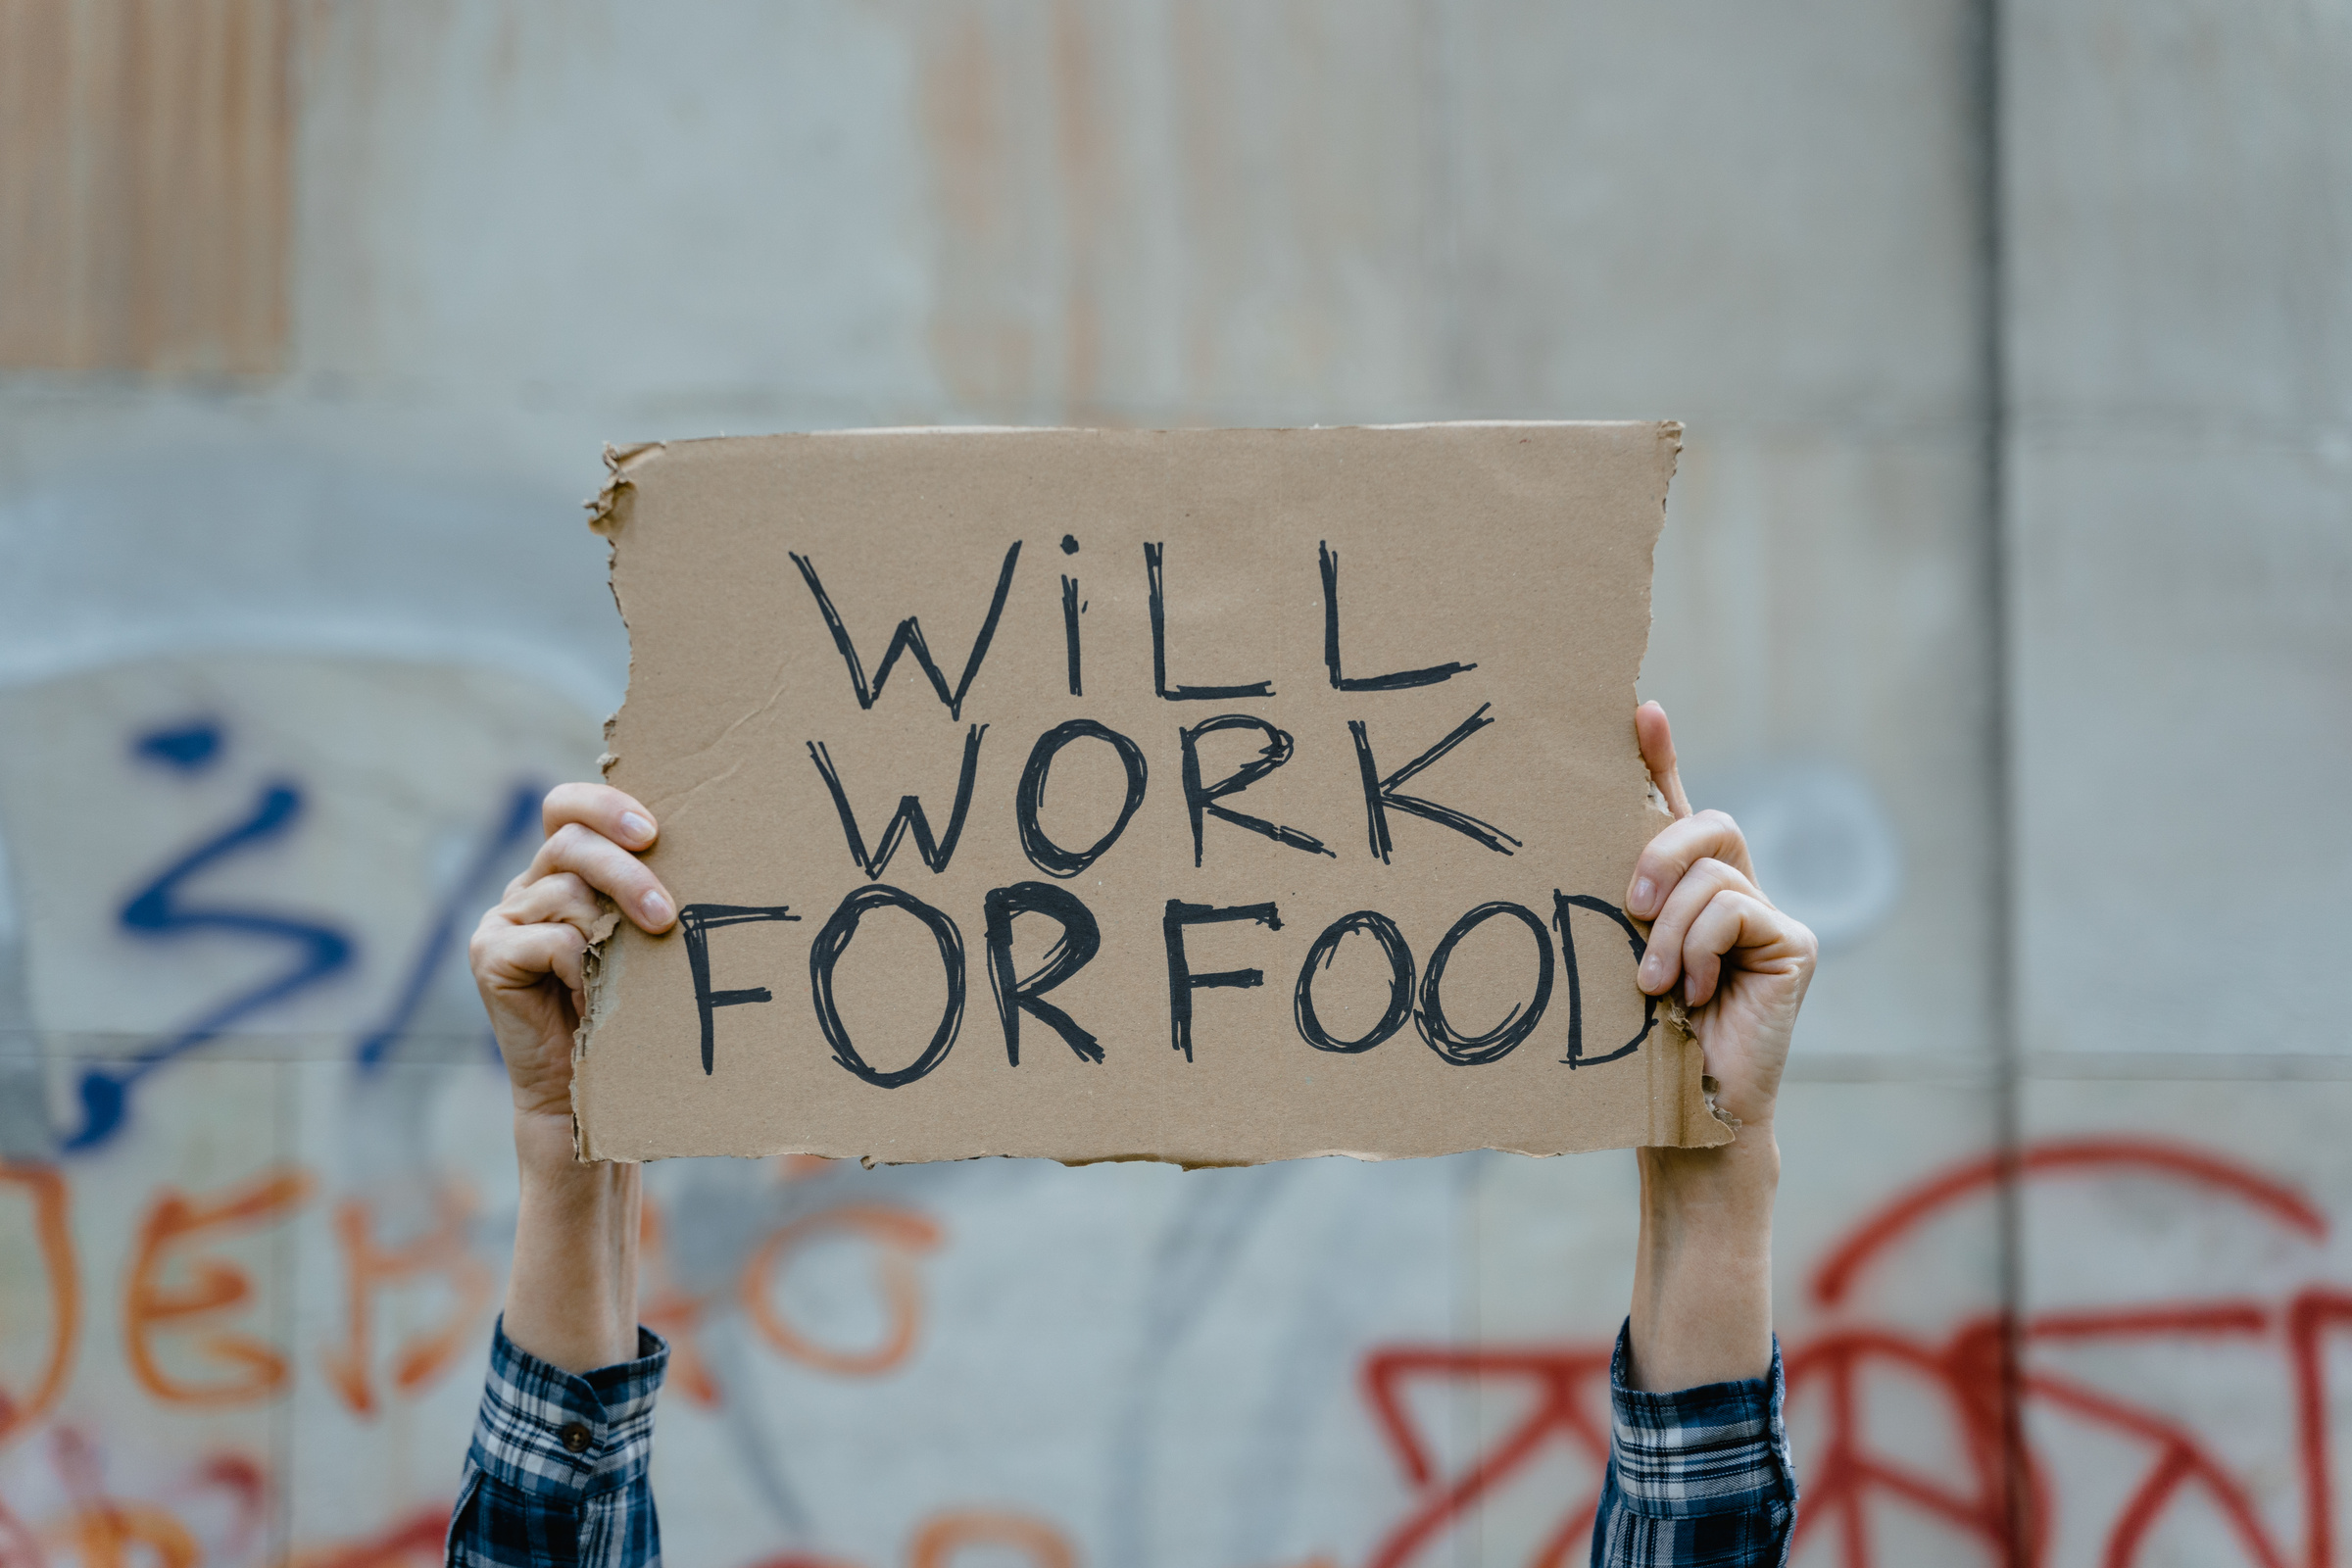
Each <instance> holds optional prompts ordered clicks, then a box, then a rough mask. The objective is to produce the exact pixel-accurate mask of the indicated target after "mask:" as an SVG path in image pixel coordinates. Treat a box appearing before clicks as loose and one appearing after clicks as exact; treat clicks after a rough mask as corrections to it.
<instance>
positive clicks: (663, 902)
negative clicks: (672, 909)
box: [637, 893, 669, 925]
mask: <svg viewBox="0 0 2352 1568" xmlns="http://www.w3.org/2000/svg"><path fill="white" fill-rule="evenodd" d="M637 907H639V908H641V909H643V910H644V911H645V921H646V924H648V925H667V924H668V923H669V901H668V900H667V899H665V898H663V897H662V895H661V894H659V893H648V894H647V895H646V896H645V897H644V898H643V899H641V900H639V901H638V905H637Z"/></svg>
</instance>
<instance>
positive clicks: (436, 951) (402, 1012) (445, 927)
mask: <svg viewBox="0 0 2352 1568" xmlns="http://www.w3.org/2000/svg"><path fill="white" fill-rule="evenodd" d="M544 793H545V791H544V790H543V789H542V788H541V787H540V786H539V785H537V784H517V785H515V788H514V789H513V790H512V791H510V792H509V793H508V796H507V800H506V804H505V805H504V806H503V807H501V808H500V812H499V817H498V820H497V821H496V822H495V823H494V824H492V826H491V830H490V831H489V832H488V833H486V834H484V835H483V837H482V841H481V843H480V844H479V845H478V846H477V847H476V848H475V850H474V853H473V858H472V859H470V860H469V861H467V862H466V869H465V870H464V871H463V872H462V873H461V874H460V875H459V877H458V879H457V881H456V882H455V883H454V884H452V885H451V887H450V889H449V892H448V893H447V894H445V895H444V896H443V898H442V900H441V905H440V907H439V908H437V909H436V910H434V912H433V917H432V920H431V923H430V924H428V925H427V926H426V928H425V935H424V941H423V942H422V943H421V944H419V945H418V947H417V956H416V958H415V959H414V960H413V961H412V962H411V963H410V965H409V972H408V977H407V978H406V979H404V980H403V981H402V982H401V985H400V990H399V993H398V994H397V995H396V996H395V997H394V998H393V1001H392V1006H391V1010H390V1011H389V1012H388V1013H386V1014H385V1017H384V1021H383V1022H382V1023H381V1024H379V1025H378V1026H377V1027H376V1028H374V1029H371V1030H369V1031H368V1033H367V1034H365V1035H363V1036H361V1038H360V1048H359V1054H358V1058H357V1060H358V1063H359V1068H360V1071H361V1072H362V1073H363V1074H367V1073H371V1072H373V1071H375V1070H376V1069H377V1068H378V1067H380V1066H382V1065H383V1063H384V1061H385V1059H386V1058H387V1057H388V1056H389V1055H390V1054H391V1053H392V1048H393V1047H394V1046H396V1045H398V1044H399V1043H400V1038H401V1036H402V1035H404V1034H406V1033H407V1032H408V1027H409V1020H410V1019H412V1018H414V1017H415V1016H416V1015H417V1008H418V1007H419V1006H420V1005H423V1002H424V998H425V994H426V992H427V991H428V990H429V989H430V988H431V986H432V981H433V976H434V974H435V973H436V972H438V971H439V969H440V967H441V965H442V964H443V963H444V962H446V961H448V958H449V956H450V955H451V954H452V953H453V952H455V951H456V950H457V946H458V923H459V921H461V920H462V919H464V918H465V917H466V914H468V913H470V912H471V911H472V909H473V901H474V899H475V898H476V897H478V896H479V894H480V891H481V888H482V885H483V884H484V883H486V882H488V881H490V880H491V879H492V878H493V877H494V876H495V875H496V874H497V873H498V871H499V869H500V868H501V867H502V866H503V865H504V864H505V862H506V859H507V858H508V856H509V855H510V854H511V853H512V852H513V851H514V849H515V845H517V844H519V843H522V842H524V841H525V840H527V839H528V838H529V836H530V834H531V831H532V829H534V828H536V827H537V826H538V825H539V798H540V796H541V795H543V794H544ZM490 1054H491V1055H492V1056H493V1057H494V1058H495V1057H496V1056H497V1054H498V1046H497V1043H496V1040H495V1038H493V1039H492V1043H491V1046H490Z"/></svg>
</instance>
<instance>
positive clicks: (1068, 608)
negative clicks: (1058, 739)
mask: <svg viewBox="0 0 2352 1568" xmlns="http://www.w3.org/2000/svg"><path fill="white" fill-rule="evenodd" d="M1085 609H1086V607H1085V606H1084V605H1082V604H1080V603H1079V602H1078V579H1077V578H1075V577H1064V578H1062V579H1061V640H1062V643H1063V646H1064V647H1065V648H1066V649H1067V650H1068V652H1069V662H1070V695H1071V696H1072V697H1084V696H1085V695H1086V692H1085V689H1084V688H1083V687H1082V686H1081V685H1080V684H1079V681H1078V616H1079V613H1081V612H1082V611H1084V610H1085Z"/></svg>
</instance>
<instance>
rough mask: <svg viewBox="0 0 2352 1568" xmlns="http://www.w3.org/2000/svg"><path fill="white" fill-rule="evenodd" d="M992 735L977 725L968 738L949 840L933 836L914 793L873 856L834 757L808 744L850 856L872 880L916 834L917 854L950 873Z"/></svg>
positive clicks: (906, 798) (936, 868)
mask: <svg viewBox="0 0 2352 1568" xmlns="http://www.w3.org/2000/svg"><path fill="white" fill-rule="evenodd" d="M987 733H988V726H987V725H986V724H974V725H973V726H972V727H971V733H970V734H968V735H966V736H964V738H963V772H962V773H961V775H959V776H958V777H957V779H956V805H955V807H954V809H951V810H950V811H949V812H948V832H947V836H946V837H945V838H941V839H937V840H934V839H933V838H932V836H931V819H930V817H928V816H927V815H925V814H924V812H923V803H922V801H921V800H920V798H918V797H916V796H912V795H902V796H900V797H899V809H898V811H897V812H896V813H895V814H894V815H892V817H891V819H890V825H889V826H888V827H886V828H884V829H883V830H882V842H881V843H879V844H877V845H875V846H874V849H873V853H872V854H870V855H869V854H867V853H866V849H865V835H864V834H862V833H860V832H858V813H857V812H855V811H853V810H851V809H850V797H849V792H848V791H846V790H844V789H843V788H842V787H841V775H839V774H838V773H836V772H834V771H833V756H832V754H831V753H830V752H828V751H826V750H825V746H824V743H823V742H822V741H810V742H809V760H812V761H813V762H815V763H816V770H817V772H818V773H820V774H822V775H823V776H824V780H825V788H826V789H828V790H830V791H832V793H833V809H834V810H835V811H837V812H839V813H840V815H841V836H842V837H843V838H845V839H847V840H848V841H849V845H850V858H851V859H852V860H854V861H856V862H857V864H858V870H860V871H863V872H864V873H865V874H866V875H867V876H873V877H878V876H880V875H881V874H882V870H883V867H885V866H887V865H889V864H890V858H891V857H892V856H894V855H896V854H898V852H899V841H900V840H902V839H904V838H907V836H908V835H910V834H911V835H912V836H913V839H914V853H915V854H917V855H919V856H921V857H922V858H923V863H924V864H925V865H927V866H929V867H930V868H931V869H932V870H933V871H934V872H938V871H945V870H946V869H947V868H948V862H949V861H950V860H952V859H954V858H956V840H957V839H958V838H960V837H962V836H963V814H964V812H965V811H967V810H968V809H970V808H971V804H972V780H973V778H974V777H976V776H977V774H978V772H979V767H980V737H981V736H983V735H985V734H987Z"/></svg>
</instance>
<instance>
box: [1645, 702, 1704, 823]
mask: <svg viewBox="0 0 2352 1568" xmlns="http://www.w3.org/2000/svg"><path fill="white" fill-rule="evenodd" d="M1634 738H1635V739H1636V740H1637V741H1639V742H1641V745H1642V764H1643V765H1644V766H1646V767H1647V768H1648V769H1649V781H1650V782H1651V783H1652V784H1655V785H1656V786H1657V787H1658V793H1659V794H1660V795H1663V796H1665V797H1666V809H1668V810H1670V811H1672V812H1673V813H1674V814H1675V817H1676V818H1677V820H1680V819H1681V818H1683V817H1686V816H1689V815H1690V814H1691V797H1690V796H1688V795H1686V794H1684V793H1683V770H1682V769H1681V768H1680V767H1678V766H1677V765H1676V764H1675V760H1674V726H1673V725H1672V724H1669V723H1668V722H1666V710H1665V709H1663V708H1660V707H1659V706H1658V705H1657V704H1656V703H1643V704H1642V706H1641V707H1640V708H1637V709H1635V710H1634Z"/></svg>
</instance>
